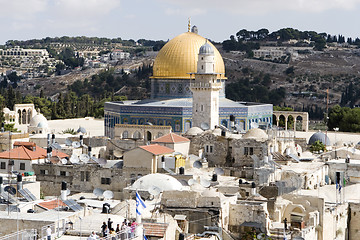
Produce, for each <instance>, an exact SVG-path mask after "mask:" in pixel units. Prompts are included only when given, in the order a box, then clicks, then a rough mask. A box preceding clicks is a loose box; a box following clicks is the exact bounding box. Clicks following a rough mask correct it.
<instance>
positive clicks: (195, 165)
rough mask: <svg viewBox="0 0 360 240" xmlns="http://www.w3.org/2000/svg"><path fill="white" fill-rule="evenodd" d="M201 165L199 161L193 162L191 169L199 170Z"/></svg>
mask: <svg viewBox="0 0 360 240" xmlns="http://www.w3.org/2000/svg"><path fill="white" fill-rule="evenodd" d="M202 166H203V165H202V163H201V162H200V161H195V162H194V163H193V167H194V168H198V169H200V168H202Z"/></svg>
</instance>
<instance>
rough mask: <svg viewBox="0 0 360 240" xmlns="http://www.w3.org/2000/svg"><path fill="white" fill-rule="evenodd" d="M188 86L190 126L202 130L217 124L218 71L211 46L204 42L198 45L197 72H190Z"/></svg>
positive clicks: (219, 85) (219, 88)
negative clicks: (190, 96) (190, 106)
mask: <svg viewBox="0 0 360 240" xmlns="http://www.w3.org/2000/svg"><path fill="white" fill-rule="evenodd" d="M192 74H193V75H195V79H194V80H191V83H190V88H191V91H192V93H193V108H192V126H193V127H200V128H202V129H204V130H206V129H214V128H215V126H216V125H219V92H220V90H221V88H222V84H221V80H220V79H219V80H218V77H217V76H218V73H215V54H214V49H213V47H212V46H211V45H210V44H209V43H208V42H206V43H205V44H204V45H202V46H201V47H200V50H199V55H198V62H197V72H196V73H192Z"/></svg>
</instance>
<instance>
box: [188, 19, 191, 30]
mask: <svg viewBox="0 0 360 240" xmlns="http://www.w3.org/2000/svg"><path fill="white" fill-rule="evenodd" d="M190 27H191V17H189V23H188V32H190Z"/></svg>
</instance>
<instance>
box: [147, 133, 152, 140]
mask: <svg viewBox="0 0 360 240" xmlns="http://www.w3.org/2000/svg"><path fill="white" fill-rule="evenodd" d="M151 140H152V134H151V132H150V131H147V132H146V141H148V142H150V141H151Z"/></svg>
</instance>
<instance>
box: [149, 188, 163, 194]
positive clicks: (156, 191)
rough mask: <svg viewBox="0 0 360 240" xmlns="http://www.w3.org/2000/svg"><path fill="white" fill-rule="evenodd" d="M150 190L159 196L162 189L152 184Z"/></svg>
mask: <svg viewBox="0 0 360 240" xmlns="http://www.w3.org/2000/svg"><path fill="white" fill-rule="evenodd" d="M148 192H149V193H150V194H151V195H153V196H158V195H159V194H160V193H161V189H160V188H158V187H156V186H151V187H150V188H149V189H148Z"/></svg>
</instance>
